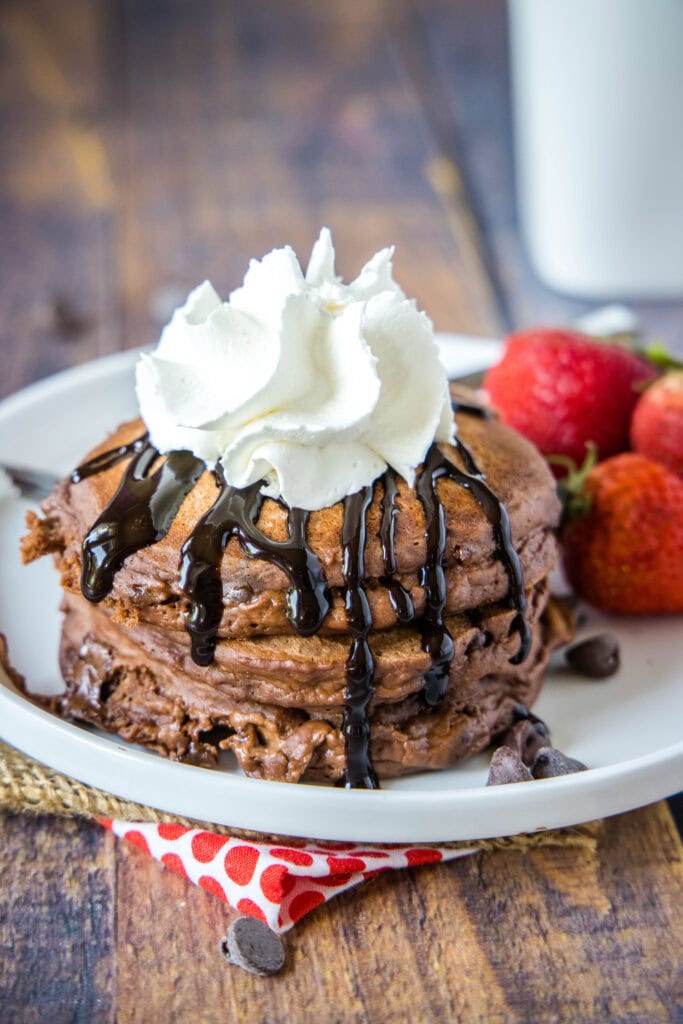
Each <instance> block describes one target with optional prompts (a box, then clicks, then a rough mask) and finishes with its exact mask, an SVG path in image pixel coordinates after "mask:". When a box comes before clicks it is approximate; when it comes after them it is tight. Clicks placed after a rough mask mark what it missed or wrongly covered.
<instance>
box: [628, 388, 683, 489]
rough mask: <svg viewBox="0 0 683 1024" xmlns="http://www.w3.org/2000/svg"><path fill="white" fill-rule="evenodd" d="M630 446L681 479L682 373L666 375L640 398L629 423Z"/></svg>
mask: <svg viewBox="0 0 683 1024" xmlns="http://www.w3.org/2000/svg"><path fill="white" fill-rule="evenodd" d="M631 444H632V445H633V447H634V448H635V449H636V451H639V452H641V453H642V454H643V455H647V457H648V458H649V459H654V461H655V462H661V463H662V465H663V466H666V467H667V468H668V469H670V470H671V471H672V472H674V473H678V474H680V475H681V476H683V370H674V371H672V372H671V373H665V374H664V376H663V377H660V378H659V380H657V381H655V383H654V384H651V385H650V387H649V388H647V390H646V391H645V393H644V394H643V395H642V397H641V398H640V400H639V402H638V404H637V405H636V408H635V411H634V413H633V419H632V420H631Z"/></svg>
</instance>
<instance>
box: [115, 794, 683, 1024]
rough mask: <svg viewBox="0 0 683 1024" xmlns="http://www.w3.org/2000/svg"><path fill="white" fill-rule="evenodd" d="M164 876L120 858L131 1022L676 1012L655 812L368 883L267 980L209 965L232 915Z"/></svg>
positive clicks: (681, 985)
mask: <svg viewBox="0 0 683 1024" xmlns="http://www.w3.org/2000/svg"><path fill="white" fill-rule="evenodd" d="M162 870H163V869H161V868H160V867H159V866H158V865H156V864H155V863H154V862H152V861H150V860H149V859H148V858H146V857H145V855H144V854H142V853H141V852H140V851H138V850H137V849H135V848H130V849H124V850H122V852H121V855H120V857H119V887H120V888H123V890H124V891H125V893H126V895H127V901H126V903H125V905H121V904H119V911H118V926H119V935H118V957H117V980H118V992H117V999H118V1010H119V1013H120V1015H121V1019H123V1020H126V1021H128V1020H130V1021H144V1020H146V1019H159V1018H160V1016H161V1015H162V1014H163V1015H164V1017H165V1019H168V1020H174V1021H175V1020H177V1021H182V1020H187V1019H190V1018H193V1019H197V1020H202V1021H218V1020H225V1019H227V1020H237V1021H250V1022H253V1024H260V1022H264V1024H266V1022H268V1024H287V1022H290V1021H311V1022H313V1021H321V1020H324V1021H326V1022H327V1021H329V1022H332V1021H334V1022H339V1024H362V1022H367V1024H375V1022H376V1024H381V1022H383V1021H395V1022H397V1024H401V1022H404V1021H405V1022H406V1024H408V1022H411V1021H416V1020H419V1021H422V1020H425V1021H434V1022H439V1024H440V1022H444V1024H446V1022H449V1021H463V1022H467V1024H527V1022H529V1021H550V1020H552V1021H556V1022H558V1024H559V1022H567V1024H579V1022H586V1024H589V1022H595V1021H609V1022H614V1024H626V1022H628V1024H635V1022H636V1021H638V1022H643V1021H647V1022H648V1024H663V1022H673V1021H676V1020H678V1019H680V1018H679V1017H677V1013H678V1010H677V1007H679V1008H680V1005H681V1004H680V1000H681V999H683V974H682V973H681V962H680V949H681V943H682V942H683V925H682V923H681V916H680V913H679V907H680V901H681V898H682V897H683V860H682V857H681V846H680V842H679V840H678V836H677V833H676V830H675V828H674V826H673V823H672V821H671V818H670V815H669V813H668V810H667V809H666V805H665V804H659V805H657V806H653V807H650V808H646V809H644V810H641V811H636V812H634V813H633V814H630V815H623V816H621V817H618V818H614V819H611V820H610V821H608V822H606V824H605V832H604V836H603V838H602V840H601V843H600V846H599V848H598V850H597V851H596V852H590V851H585V850H576V849H571V848H567V849H543V850H536V851H534V852H533V853H531V854H527V855H525V854H518V853H493V854H483V855H477V856H476V857H473V858H471V859H470V858H467V859H464V860H461V861H454V862H452V863H450V864H442V865H439V866H438V867H430V868H421V869H415V870H410V871H405V872H401V874H400V875H393V876H392V877H380V878H378V879H376V880H375V881H374V882H372V883H369V884H367V885H365V886H364V887H362V888H361V889H358V890H355V891H351V892H349V893H346V894H344V895H342V896H340V897H339V898H337V899H335V900H333V901H332V902H331V903H330V904H328V905H326V906H324V907H321V908H319V909H318V910H316V911H315V912H314V913H313V914H312V915H311V916H310V917H309V918H307V919H306V921H304V922H303V923H302V924H301V925H299V926H298V928H297V929H296V930H295V931H294V932H292V933H290V934H289V935H288V936H286V937H285V942H286V945H287V949H288V963H287V967H286V969H285V971H284V972H283V973H282V974H281V975H279V976H278V977H276V978H272V979H268V980H264V979H260V978H254V977H252V976H249V975H246V974H244V973H242V972H240V971H238V970H236V969H234V968H229V967H226V966H223V965H221V963H220V961H219V960H218V956H217V953H216V950H217V946H218V942H219V939H220V937H221V935H222V934H223V932H224V930H225V928H226V926H227V922H228V920H229V912H228V913H226V912H224V911H223V909H222V908H221V907H220V904H218V903H217V901H215V900H213V899H212V898H211V897H210V896H209V895H208V894H206V893H203V892H196V891H193V890H192V889H191V887H190V886H189V884H188V883H187V882H185V881H184V880H183V879H181V878H180V877H176V878H172V879H168V880H164V879H162V878H160V877H159V876H160V875H161V873H162ZM151 921H153V922H154V925H153V927H152V929H150V922H151ZM143 989H144V990H145V992H146V993H147V995H146V999H145V1002H144V1004H141V1003H140V1001H139V994H140V992H141V991H142V990H143ZM145 1014H147V1016H145Z"/></svg>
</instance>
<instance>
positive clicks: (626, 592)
mask: <svg viewBox="0 0 683 1024" xmlns="http://www.w3.org/2000/svg"><path fill="white" fill-rule="evenodd" d="M575 485H578V488H579V489H580V494H579V497H580V502H579V504H578V506H577V505H576V502H574V507H575V508H576V507H578V510H579V514H578V517H576V518H572V503H570V504H569V506H568V510H569V518H568V520H567V521H566V523H565V526H564V528H563V531H562V548H563V556H564V566H565V571H566V573H567V577H568V579H569V582H570V583H571V585H572V586H573V587H574V589H575V590H576V591H577V593H579V594H580V595H581V596H582V597H584V598H585V599H586V600H587V601H589V602H590V603H591V604H593V605H595V606H596V607H597V608H602V609H603V610H604V611H608V612H619V613H622V614H626V615H641V614H642V615H645V614H650V613H658V612H683V480H681V479H680V478H679V477H678V476H676V475H675V474H674V473H671V472H669V470H668V469H665V468H664V466H660V465H659V464H658V463H656V462H652V461H651V460H650V459H646V458H645V456H643V455H640V454H638V453H636V452H626V453H625V454H623V455H616V456H614V457H613V458H611V459H607V460H606V461H604V462H601V463H600V464H599V465H597V466H593V468H588V470H587V472H586V469H585V468H584V470H583V471H582V472H581V471H580V472H579V473H578V474H574V475H570V476H569V477H568V478H567V479H566V480H565V481H562V488H561V489H563V488H564V489H565V490H569V491H571V489H572V487H574V486H575Z"/></svg>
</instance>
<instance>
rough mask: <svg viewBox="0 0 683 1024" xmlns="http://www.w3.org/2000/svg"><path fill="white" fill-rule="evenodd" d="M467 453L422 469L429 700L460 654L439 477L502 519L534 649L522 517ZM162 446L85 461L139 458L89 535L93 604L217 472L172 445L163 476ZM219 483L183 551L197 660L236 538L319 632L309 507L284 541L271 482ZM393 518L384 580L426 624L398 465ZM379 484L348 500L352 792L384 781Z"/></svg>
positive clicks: (512, 578)
mask: <svg viewBox="0 0 683 1024" xmlns="http://www.w3.org/2000/svg"><path fill="white" fill-rule="evenodd" d="M453 409H454V411H457V412H461V413H464V414H466V415H471V416H476V417H479V418H483V419H488V418H489V416H490V413H489V412H488V410H487V409H485V408H482V407H481V406H478V405H469V404H465V403H461V402H454V403H453ZM454 445H455V448H456V450H457V452H458V454H459V456H460V459H461V461H462V466H463V468H462V469H461V468H459V467H458V466H456V465H455V464H454V463H453V462H451V461H450V459H448V458H447V457H446V456H445V455H444V454H443V452H441V450H440V449H439V448H438V447H437V445H436V444H433V445H432V446H431V447H430V449H429V451H428V452H427V455H426V458H425V461H424V465H423V467H422V470H421V471H420V472H419V473H418V476H417V482H416V491H417V496H418V499H419V501H420V502H421V504H422V507H423V509H424V513H425V519H426V530H425V538H426V542H427V558H426V562H425V565H424V566H423V568H422V569H421V570H420V573H419V583H420V585H421V586H422V587H424V590H425V598H426V602H425V613H424V616H423V618H422V620H420V622H419V628H420V629H421V632H422V646H423V649H424V650H425V651H426V652H428V653H429V655H430V657H431V666H430V668H429V669H428V670H427V672H426V673H425V677H424V689H423V697H424V700H425V703H426V704H427V705H428V707H436V706H438V704H439V703H440V702H441V701H442V700H443V698H444V696H445V694H446V691H447V687H448V680H449V669H450V663H451V661H452V659H453V654H454V646H453V639H452V637H451V635H450V633H449V632H448V629H447V627H446V624H445V621H444V612H445V608H446V599H447V594H448V591H447V586H446V574H445V571H444V561H445V555H446V541H447V530H446V518H445V513H444V508H443V505H442V503H441V501H440V499H439V496H438V492H437V484H438V481H439V480H440V479H442V478H443V477H448V478H449V479H450V480H452V481H453V482H454V483H455V484H457V485H458V486H460V487H464V488H465V489H467V490H468V491H469V492H470V493H471V494H472V496H473V498H474V499H475V501H476V502H477V504H478V505H479V506H480V508H481V509H482V511H483V513H484V515H485V516H486V518H487V520H488V522H489V523H490V524H491V528H492V531H493V537H494V542H495V555H496V558H498V559H499V561H500V562H501V563H502V565H503V566H504V568H505V571H506V573H507V576H508V579H509V588H508V596H507V603H508V606H509V607H510V608H512V609H514V610H515V613H516V614H515V617H514V620H513V623H512V626H511V630H512V629H516V630H517V631H518V632H519V636H520V645H519V649H518V651H517V653H516V654H515V655H514V656H513V657H512V658H511V659H510V661H511V662H512V663H513V664H519V663H520V662H521V661H523V660H524V659H525V658H526V657H527V655H528V653H529V649H530V644H531V630H530V628H529V624H528V622H527V621H526V617H525V612H526V595H525V592H524V581H523V576H522V569H521V565H520V561H519V557H518V555H517V552H516V551H515V549H514V547H513V545H512V539H511V535H510V521H509V517H508V514H507V511H506V509H505V506H504V505H503V504H502V502H501V501H500V500H499V499H498V498H497V497H496V495H495V494H494V493H493V491H492V490H491V488H490V487H489V486H488V484H487V483H486V479H485V476H484V474H483V473H482V472H481V470H480V469H479V467H478V465H477V463H476V461H475V460H474V458H473V456H472V454H471V452H470V451H469V449H468V448H467V447H466V445H465V444H464V443H463V442H462V441H461V440H460V439H459V438H456V440H455V442H454ZM158 455H159V453H158V452H157V451H156V449H155V448H153V447H152V445H151V444H150V443H149V439H148V435H147V434H143V435H142V436H141V437H139V438H136V439H135V440H134V441H131V442H130V444H128V445H122V446H121V447H119V448H115V449H112V450H111V451H108V452H103V453H102V454H100V455H97V456H95V458H93V459H91V460H90V461H88V462H86V463H84V464H83V465H82V466H79V467H78V469H76V470H75V471H74V473H73V474H72V477H71V479H72V482H73V483H78V482H79V481H81V480H84V479H86V477H89V476H92V475H94V474H95V473H100V472H103V471H105V470H107V469H110V468H111V467H112V466H115V465H116V464H117V463H119V462H121V461H123V460H124V459H125V458H129V459H130V460H131V461H130V464H129V465H128V467H127V469H126V471H125V474H124V476H123V479H122V481H121V484H120V485H119V489H118V490H117V492H116V494H115V495H114V497H113V498H112V500H111V501H110V502H109V504H108V505H107V506H106V508H105V509H104V511H103V512H102V514H101V515H100V516H99V518H98V519H97V521H96V522H95V524H94V525H93V527H92V528H91V529H90V531H89V532H88V534H87V536H86V537H85V540H84V541H83V572H82V577H81V588H82V591H83V594H84V596H85V597H86V598H87V599H88V600H89V601H94V602H97V601H101V600H102V599H103V598H104V597H106V596H107V594H108V593H109V592H110V590H111V588H112V586H113V582H114V575H115V573H116V572H117V570H118V569H119V568H120V567H121V566H122V564H123V562H124V560H125V559H126V558H127V557H128V555H130V554H132V553H134V552H135V551H139V550H140V549H141V548H143V547H146V546H148V545H150V544H154V543H156V542H157V541H159V540H161V538H162V537H164V536H165V534H166V533H167V532H168V529H169V527H170V525H171V523H172V521H173V519H174V518H175V516H176V514H177V512H178V510H179V508H180V505H181V504H182V501H183V499H184V498H185V497H186V495H187V494H188V493H189V492H190V491H191V490H192V488H193V487H194V486H195V484H196V482H197V480H198V479H199V477H200V476H201V475H202V472H203V471H204V469H205V466H204V463H203V462H201V461H200V460H199V459H197V458H195V456H194V455H192V454H191V453H190V452H183V451H177V452H171V453H170V454H169V455H168V456H167V457H166V458H165V460H164V462H163V463H162V464H161V465H160V466H159V467H158V468H157V469H156V470H155V471H154V472H153V473H152V472H151V470H152V468H153V466H154V464H155V463H156V461H157V459H158ZM214 475H215V478H216V484H217V486H218V488H219V493H218V497H217V498H216V500H215V502H214V504H213V505H212V506H211V508H210V509H209V510H208V512H206V513H205V515H204V516H203V517H202V518H201V519H200V520H199V522H198V523H197V525H196V526H195V528H194V530H193V531H192V533H191V534H190V536H189V537H188V538H187V540H186V541H185V543H184V544H183V547H182V549H181V556H180V567H179V572H180V584H181V587H182V589H183V591H184V592H185V593H186V595H187V596H188V598H189V601H190V610H189V612H188V614H187V617H186V627H187V630H188V632H189V634H190V641H191V649H192V657H193V659H194V660H195V662H196V663H197V664H199V665H209V664H210V663H211V661H212V660H213V657H214V652H215V648H216V643H217V638H218V629H219V626H220V622H221V618H222V614H223V584H222V581H221V574H220V564H221V559H222V557H223V553H224V551H225V548H226V546H227V544H228V542H229V540H230V538H231V537H236V538H237V539H238V541H239V543H240V545H241V547H242V550H243V551H244V552H245V554H247V555H248V556H249V557H251V558H260V559H264V560H266V561H269V562H271V563H273V564H274V565H276V566H278V567H279V568H280V569H281V570H282V571H283V572H284V573H285V574H286V575H287V577H288V579H289V581H290V583H291V588H290V590H289V591H288V595H287V617H288V619H289V621H290V622H291V624H292V626H293V628H294V629H295V630H296V631H297V633H299V634H301V635H302V636H311V635H312V634H314V633H316V632H317V631H318V630H319V629H320V627H321V625H322V623H323V621H324V619H325V616H326V615H327V613H328V612H329V610H330V607H331V598H330V592H329V590H328V587H327V584H326V581H325V576H324V573H323V570H322V566H321V564H320V562H319V560H318V558H317V557H316V555H315V554H314V552H313V551H312V550H311V548H310V547H309V545H308V543H307V540H306V527H307V523H308V512H306V511H304V510H303V509H298V508H287V526H288V534H289V536H288V539H287V540H286V541H274V540H271V539H270V538H269V537H266V536H265V534H263V533H262V531H261V530H260V529H259V528H258V527H257V525H256V523H257V520H258V517H259V513H260V511H261V506H262V504H263V481H259V482H257V483H255V484H251V485H250V486H249V487H244V488H235V487H231V486H230V485H229V484H228V483H227V481H226V480H225V477H224V476H223V472H222V469H221V468H220V466H219V467H218V468H217V469H216V470H215V473H214ZM381 482H382V485H383V496H382V503H381V509H382V517H381V522H380V529H379V539H380V543H381V547H382V557H383V567H384V573H383V575H382V577H380V583H381V584H382V585H383V586H385V587H386V588H387V590H388V592H389V598H390V600H391V604H392V607H393V609H394V612H395V614H396V619H397V621H398V622H399V623H401V624H402V625H406V624H409V623H411V622H413V621H414V620H415V608H414V605H413V601H412V598H411V595H410V592H409V591H408V590H406V588H405V587H403V586H402V585H401V583H400V582H399V581H398V580H397V579H396V573H397V563H396V556H395V549H394V540H395V525H396V518H397V516H398V509H397V506H396V498H397V495H398V486H397V478H396V473H395V472H394V471H393V470H392V469H391V468H388V469H387V470H386V472H385V473H384V475H383V476H382V480H381ZM372 497H373V488H372V487H365V488H363V489H362V490H360V491H358V492H357V493H356V494H352V495H350V496H349V497H347V498H345V499H344V522H343V527H342V546H343V553H344V563H343V575H344V584H345V591H344V603H345V608H346V614H347V619H348V624H349V631H350V633H351V647H350V650H349V656H348V659H347V662H346V679H347V686H346V690H345V695H344V715H343V721H342V734H343V736H344V742H345V749H346V778H345V783H346V786H347V787H349V788H364V789H376V788H378V785H379V783H378V781H377V776H376V774H375V771H374V769H373V766H372V761H371V757H370V723H369V716H368V710H369V706H370V702H371V700H372V696H373V693H374V671H375V662H374V658H373V655H372V651H371V649H370V644H369V642H368V636H369V633H370V630H371V628H372V612H371V609H370V604H369V601H368V598H367V594H366V592H365V587H364V579H365V545H366V534H367V527H366V518H367V511H368V508H369V506H370V504H371V503H372Z"/></svg>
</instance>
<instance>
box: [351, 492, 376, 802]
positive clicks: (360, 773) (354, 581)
mask: <svg viewBox="0 0 683 1024" xmlns="http://www.w3.org/2000/svg"><path fill="white" fill-rule="evenodd" d="M371 502H372V487H363V489H362V490H360V491H358V492H357V493H356V494H351V495H349V497H348V498H344V525H343V527H342V548H343V550H344V567H343V573H344V583H345V584H346V590H345V593H344V606H345V608H346V615H347V618H348V622H349V631H350V633H351V637H352V639H351V649H350V651H349V656H348V659H347V661H346V693H345V695H344V718H343V720H342V735H343V737H344V744H345V749H346V787H347V789H379V782H378V779H377V776H376V775H375V770H374V768H373V767H372V761H371V759H370V721H369V718H368V708H369V706H370V701H371V699H372V695H373V693H374V689H375V659H374V658H373V656H372V651H371V650H370V644H369V643H368V634H369V632H370V629H371V627H372V611H371V610H370V602H369V601H368V596H367V594H366V593H365V588H364V586H363V581H364V579H365V536H366V523H365V520H366V516H367V511H368V508H369V506H370V504H371Z"/></svg>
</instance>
